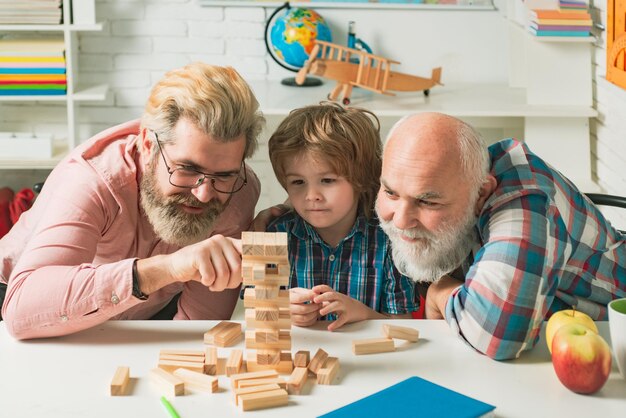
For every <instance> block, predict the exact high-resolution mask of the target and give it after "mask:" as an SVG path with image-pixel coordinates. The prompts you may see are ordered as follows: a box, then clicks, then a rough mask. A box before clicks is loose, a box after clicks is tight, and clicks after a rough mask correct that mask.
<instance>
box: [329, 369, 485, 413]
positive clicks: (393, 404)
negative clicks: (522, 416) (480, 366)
mask: <svg viewBox="0 0 626 418" xmlns="http://www.w3.org/2000/svg"><path fill="white" fill-rule="evenodd" d="M494 409H495V406H493V405H489V404H487V403H484V402H481V401H478V400H476V399H474V398H470V397H468V396H465V395H462V394H460V393H458V392H455V391H453V390H450V389H446V388H444V387H443V386H439V385H436V384H434V383H432V382H429V381H428V380H424V379H421V378H419V377H415V376H413V377H410V378H408V379H406V380H403V381H402V382H400V383H398V384H395V385H393V386H390V387H388V388H387V389H383V390H381V391H380V392H376V393H374V394H373V395H370V396H367V397H365V398H363V399H360V400H358V401H356V402H353V403H351V404H349V405H346V406H344V407H342V408H339V409H336V410H334V411H332V412H329V413H327V414H325V415H321V417H320V418H343V417H359V418H364V417H439V418H447V417H450V418H475V417H481V416H484V415H486V414H489V413H490V412H491V411H493V410H494Z"/></svg>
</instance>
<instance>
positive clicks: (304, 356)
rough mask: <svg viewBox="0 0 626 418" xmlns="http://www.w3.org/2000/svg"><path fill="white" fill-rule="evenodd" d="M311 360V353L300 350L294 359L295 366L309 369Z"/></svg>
mask: <svg viewBox="0 0 626 418" xmlns="http://www.w3.org/2000/svg"><path fill="white" fill-rule="evenodd" d="M310 358H311V352H310V351H308V350H300V351H298V352H297V353H296V355H295V357H294V359H293V365H294V366H296V367H308V366H309V360H310Z"/></svg>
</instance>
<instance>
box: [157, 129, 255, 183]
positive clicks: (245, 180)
mask: <svg viewBox="0 0 626 418" xmlns="http://www.w3.org/2000/svg"><path fill="white" fill-rule="evenodd" d="M154 138H155V139H156V142H157V146H158V147H159V152H160V153H161V157H162V158H163V163H164V164H165V168H166V169H167V172H168V174H169V175H170V177H169V179H168V180H169V182H170V184H171V185H172V186H174V187H180V188H183V189H195V188H196V187H200V186H202V184H204V182H205V181H206V180H207V179H210V180H211V187H212V188H213V190H215V191H216V192H218V193H222V194H228V195H233V194H235V193H237V192H238V191H240V190H241V189H243V188H244V187H245V186H246V185H247V184H248V173H247V172H246V163H245V161H243V160H242V161H241V166H240V168H239V173H237V177H238V178H241V179H242V180H243V183H242V184H241V186H239V187H237V189H235V186H236V185H237V183H236V181H237V180H235V184H233V189H232V190H230V191H228V192H225V191H222V190H218V189H217V188H216V187H215V181H216V180H217V179H218V178H219V177H220V176H216V175H215V174H207V173H203V172H202V171H198V170H195V169H193V168H175V169H173V170H172V169H171V168H170V166H169V165H168V164H167V159H166V158H165V153H164V152H163V146H162V145H161V141H159V135H158V134H157V133H156V132H154ZM178 170H184V171H191V172H194V173H198V174H199V175H200V176H202V177H200V178H198V180H197V182H196V184H195V185H193V186H180V185H178V184H174V183H172V175H173V174H174V173H175V172H176V171H178ZM242 170H243V178H242V177H241V171H242Z"/></svg>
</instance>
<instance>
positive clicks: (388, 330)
mask: <svg viewBox="0 0 626 418" xmlns="http://www.w3.org/2000/svg"><path fill="white" fill-rule="evenodd" d="M383 334H384V335H385V337H387V338H396V339H399V340H406V341H410V342H413V343H414V342H417V340H419V337H420V332H419V331H418V330H416V329H414V328H409V327H400V326H397V325H389V324H383Z"/></svg>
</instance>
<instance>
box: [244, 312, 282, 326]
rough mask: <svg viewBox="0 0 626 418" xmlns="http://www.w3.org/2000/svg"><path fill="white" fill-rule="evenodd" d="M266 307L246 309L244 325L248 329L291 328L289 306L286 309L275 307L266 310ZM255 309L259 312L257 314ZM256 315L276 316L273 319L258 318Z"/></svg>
mask: <svg viewBox="0 0 626 418" xmlns="http://www.w3.org/2000/svg"><path fill="white" fill-rule="evenodd" d="M266 309H267V308H256V309H246V311H245V318H246V327H247V328H248V329H252V328H265V329H290V328H291V314H290V313H289V308H286V309H278V311H276V310H275V309H272V310H266ZM257 311H259V313H258V314H257ZM257 316H260V317H266V316H270V317H274V316H277V319H275V320H259V319H257Z"/></svg>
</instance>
